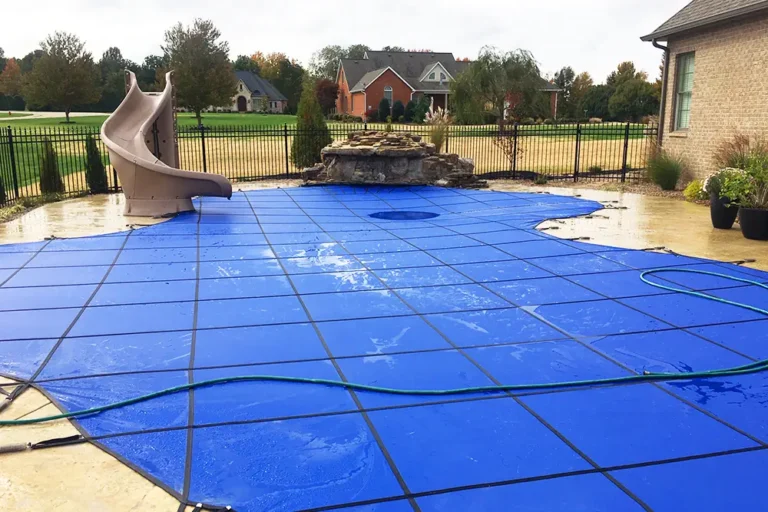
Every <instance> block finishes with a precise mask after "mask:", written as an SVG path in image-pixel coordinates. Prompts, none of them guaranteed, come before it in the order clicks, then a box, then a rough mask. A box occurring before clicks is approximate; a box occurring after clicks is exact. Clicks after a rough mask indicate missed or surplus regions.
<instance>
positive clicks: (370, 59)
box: [336, 51, 559, 117]
mask: <svg viewBox="0 0 768 512" xmlns="http://www.w3.org/2000/svg"><path fill="white" fill-rule="evenodd" d="M469 64H470V63H469V62H463V61H457V60H456V59H455V58H454V56H453V54H452V53H430V52H374V51H369V52H366V53H365V55H363V58H362V59H341V60H340V62H339V70H338V72H337V74H336V83H337V84H338V85H339V97H338V98H337V100H336V110H337V111H338V112H339V113H345V114H350V115H355V116H364V115H365V113H366V112H367V111H368V110H371V109H377V108H379V102H380V101H381V100H382V98H386V99H387V100H389V104H390V107H391V106H392V105H393V104H394V103H395V102H396V101H401V102H403V104H407V103H408V102H409V101H411V100H414V101H417V100H418V99H419V98H420V97H422V96H426V97H428V98H429V99H430V102H431V103H432V105H433V107H435V108H437V107H443V108H450V99H449V96H450V83H451V81H452V80H453V79H454V77H456V76H458V74H459V73H461V72H462V71H463V70H464V69H466V68H467V66H469ZM550 89H552V90H551V91H549V90H550ZM542 90H548V91H549V92H550V94H551V96H552V100H551V104H552V116H553V117H554V116H555V115H556V113H557V110H556V109H557V91H558V90H559V89H557V88H556V87H554V86H552V84H549V83H548V82H546V81H545V80H542Z"/></svg>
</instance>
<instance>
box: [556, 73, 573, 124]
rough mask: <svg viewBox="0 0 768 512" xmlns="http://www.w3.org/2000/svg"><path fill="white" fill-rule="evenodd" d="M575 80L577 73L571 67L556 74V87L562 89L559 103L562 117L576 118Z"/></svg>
mask: <svg viewBox="0 0 768 512" xmlns="http://www.w3.org/2000/svg"><path fill="white" fill-rule="evenodd" d="M575 80H576V72H575V71H574V70H573V68H572V67H570V66H566V67H564V68H562V69H561V70H560V71H557V72H556V73H555V80H554V81H555V85H557V86H558V87H559V88H560V89H562V92H560V93H559V94H560V98H559V103H558V105H559V106H558V110H559V111H560V112H561V113H562V117H575V115H576V114H575V113H576V104H575V102H574V100H573V82H574V81H575Z"/></svg>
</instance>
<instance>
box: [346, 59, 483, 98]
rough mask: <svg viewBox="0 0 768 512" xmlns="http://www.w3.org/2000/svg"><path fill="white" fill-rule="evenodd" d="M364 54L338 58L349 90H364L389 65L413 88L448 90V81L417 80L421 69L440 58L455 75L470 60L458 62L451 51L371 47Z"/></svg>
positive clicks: (420, 89)
mask: <svg viewBox="0 0 768 512" xmlns="http://www.w3.org/2000/svg"><path fill="white" fill-rule="evenodd" d="M365 57H366V58H364V59H357V60H355V59H341V66H342V67H343V68H344V73H345V74H346V77H347V84H349V86H350V87H349V90H350V91H352V92H358V91H363V90H365V88H366V87H367V86H368V85H369V84H370V83H371V82H372V81H373V80H375V79H376V78H377V77H378V76H379V75H380V74H381V73H383V72H384V70H386V69H387V68H392V70H393V71H394V72H395V73H396V74H397V75H398V76H400V77H401V78H402V79H403V81H404V82H405V83H406V84H407V85H408V86H410V87H411V89H413V90H416V91H424V90H429V91H432V90H446V91H447V90H448V86H447V84H439V83H436V82H422V81H421V80H419V78H420V77H421V75H422V73H423V71H424V70H425V69H426V68H428V67H432V66H434V65H435V64H436V63H438V62H439V63H440V65H441V66H443V68H445V70H446V71H448V73H449V74H450V75H452V76H454V77H455V76H456V75H458V74H459V73H461V72H462V71H463V70H464V69H465V68H466V67H467V65H468V64H469V63H468V62H457V61H456V59H455V58H454V57H453V54H452V53H427V52H373V51H370V52H366V54H365Z"/></svg>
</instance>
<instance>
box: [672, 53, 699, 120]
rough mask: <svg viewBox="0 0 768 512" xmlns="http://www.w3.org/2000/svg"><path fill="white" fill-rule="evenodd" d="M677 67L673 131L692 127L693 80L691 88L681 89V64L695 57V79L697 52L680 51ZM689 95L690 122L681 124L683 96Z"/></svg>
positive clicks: (694, 74)
mask: <svg viewBox="0 0 768 512" xmlns="http://www.w3.org/2000/svg"><path fill="white" fill-rule="evenodd" d="M676 57H677V69H676V70H675V74H676V75H677V76H676V77H675V85H674V87H675V117H674V120H673V121H674V125H673V126H674V130H673V131H687V130H689V129H690V127H691V109H690V106H691V104H692V103H693V101H692V100H693V81H692V82H691V89H690V90H689V91H680V87H681V86H682V83H683V80H682V71H683V67H682V66H681V64H682V63H683V60H684V59H687V58H689V57H691V58H693V66H694V68H693V73H692V75H693V80H695V79H696V78H695V77H696V53H695V52H685V53H679V54H677V56H676ZM684 95H687V96H688V97H689V98H690V100H689V103H688V107H689V109H688V124H687V126H681V125H680V117H681V116H680V113H681V105H682V103H681V101H680V99H681V97H682V96H684Z"/></svg>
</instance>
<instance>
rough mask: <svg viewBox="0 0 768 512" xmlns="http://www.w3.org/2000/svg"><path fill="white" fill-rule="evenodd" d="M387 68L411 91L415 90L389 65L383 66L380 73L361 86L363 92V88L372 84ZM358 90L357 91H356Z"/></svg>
mask: <svg viewBox="0 0 768 512" xmlns="http://www.w3.org/2000/svg"><path fill="white" fill-rule="evenodd" d="M387 70H390V71H392V73H394V74H395V76H396V77H397V78H399V79H400V80H401V81H402V82H403V83H404V84H405V85H407V86H408V88H409V89H410V90H412V91H415V90H416V89H414V88H413V87H411V84H409V83H408V81H407V80H406V79H405V78H403V77H401V76H400V75H399V74H398V73H397V71H395V70H394V69H392V67H391V66H390V67H387V68H384V69H383V70H382V71H381V73H379V74H378V75H376V78H374V79H373V80H371V81H370V82H368V83H367V84H365V87H363V92H365V90H366V89H368V88H369V87H370V86H371V84H373V83H374V82H375V81H376V80H378V79H379V78H381V75H383V74H384V73H386V72H387ZM358 92H359V91H358Z"/></svg>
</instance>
